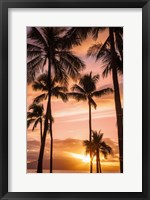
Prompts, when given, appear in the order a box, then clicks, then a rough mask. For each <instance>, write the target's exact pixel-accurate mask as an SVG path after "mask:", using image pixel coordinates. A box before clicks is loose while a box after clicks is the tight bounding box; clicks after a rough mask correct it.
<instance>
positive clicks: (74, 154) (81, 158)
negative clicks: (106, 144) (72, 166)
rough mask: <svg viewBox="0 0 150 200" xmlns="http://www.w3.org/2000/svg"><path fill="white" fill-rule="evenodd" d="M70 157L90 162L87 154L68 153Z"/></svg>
mask: <svg viewBox="0 0 150 200" xmlns="http://www.w3.org/2000/svg"><path fill="white" fill-rule="evenodd" d="M69 154H70V155H71V156H72V157H74V158H77V159H80V160H82V161H83V162H85V163H89V162H90V156H89V155H83V154H77V153H69Z"/></svg>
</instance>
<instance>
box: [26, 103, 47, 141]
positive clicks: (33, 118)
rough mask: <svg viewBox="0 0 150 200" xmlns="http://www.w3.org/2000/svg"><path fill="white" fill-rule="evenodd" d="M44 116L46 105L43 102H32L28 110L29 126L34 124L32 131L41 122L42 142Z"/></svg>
mask: <svg viewBox="0 0 150 200" xmlns="http://www.w3.org/2000/svg"><path fill="white" fill-rule="evenodd" d="M43 117H44V107H43V104H36V103H32V104H31V105H30V106H29V112H27V128H29V126H30V125H31V124H33V127H32V131H34V129H35V128H36V127H37V125H38V124H40V140H41V143H42V125H43Z"/></svg>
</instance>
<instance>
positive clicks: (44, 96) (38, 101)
mask: <svg viewBox="0 0 150 200" xmlns="http://www.w3.org/2000/svg"><path fill="white" fill-rule="evenodd" d="M47 97H48V93H43V94H41V95H39V96H37V97H35V98H34V100H33V102H34V103H40V102H42V101H44V100H46V99H47Z"/></svg>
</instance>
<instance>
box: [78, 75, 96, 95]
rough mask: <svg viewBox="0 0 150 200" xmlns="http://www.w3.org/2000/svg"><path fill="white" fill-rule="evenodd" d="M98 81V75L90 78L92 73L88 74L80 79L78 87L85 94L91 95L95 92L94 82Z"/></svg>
mask: <svg viewBox="0 0 150 200" xmlns="http://www.w3.org/2000/svg"><path fill="white" fill-rule="evenodd" d="M98 79H99V75H98V74H97V75H95V76H92V72H91V73H90V74H85V75H84V76H82V77H81V78H80V81H79V85H81V87H82V88H83V89H84V90H85V91H86V93H91V92H93V91H94V90H96V82H97V81H98Z"/></svg>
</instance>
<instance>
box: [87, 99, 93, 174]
mask: <svg viewBox="0 0 150 200" xmlns="http://www.w3.org/2000/svg"><path fill="white" fill-rule="evenodd" d="M88 104H89V141H90V142H91V141H92V122H91V103H90V100H88ZM92 171H93V162H92V151H90V173H92Z"/></svg>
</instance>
